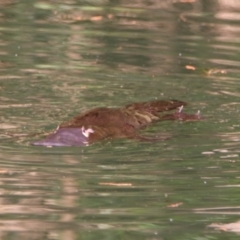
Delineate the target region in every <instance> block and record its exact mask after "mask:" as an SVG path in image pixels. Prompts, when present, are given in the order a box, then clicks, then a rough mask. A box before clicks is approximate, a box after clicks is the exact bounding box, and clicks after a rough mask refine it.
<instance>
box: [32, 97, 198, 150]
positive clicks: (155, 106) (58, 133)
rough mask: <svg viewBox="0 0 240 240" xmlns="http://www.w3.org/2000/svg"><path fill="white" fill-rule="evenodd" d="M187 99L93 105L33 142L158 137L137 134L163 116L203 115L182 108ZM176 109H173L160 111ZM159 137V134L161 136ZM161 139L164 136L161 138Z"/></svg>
mask: <svg viewBox="0 0 240 240" xmlns="http://www.w3.org/2000/svg"><path fill="white" fill-rule="evenodd" d="M186 104H187V103H185V102H183V101H178V100H169V101H167V100H156V101H150V102H141V103H133V104H129V105H126V106H124V107H121V108H107V107H100V108H94V109H92V110H90V111H86V112H83V113H82V114H80V115H77V116H76V117H74V118H72V119H70V120H69V121H67V122H64V123H62V124H60V125H59V126H58V128H57V129H56V130H55V131H54V132H53V133H51V134H50V135H48V136H47V137H46V138H45V139H42V140H40V141H37V142H33V143H32V145H35V146H46V147H51V146H87V145H89V144H92V143H95V142H98V141H100V140H103V139H113V138H132V139H139V140H147V141H149V140H150V141H151V140H152V141H156V140H158V139H157V138H153V139H149V138H145V137H144V136H140V135H138V130H140V129H143V128H145V127H146V126H148V125H149V124H151V123H153V122H157V121H163V120H182V121H192V120H198V119H200V114H199V112H198V113H196V114H186V113H183V112H182V108H183V106H185V105H186ZM174 109H177V111H175V112H174V113H171V114H166V115H159V113H160V112H164V111H170V110H174ZM159 140H160V138H159ZM161 140H162V139H161Z"/></svg>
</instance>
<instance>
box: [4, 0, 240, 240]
mask: <svg viewBox="0 0 240 240" xmlns="http://www.w3.org/2000/svg"><path fill="white" fill-rule="evenodd" d="M0 5H1V8H0V19H1V22H2V26H1V27H0V30H1V31H0V35H1V39H0V54H1V62H0V71H1V76H0V91H1V95H0V100H1V103H0V110H1V123H0V141H1V145H0V149H1V153H0V183H1V186H0V205H1V214H0V223H1V226H0V229H1V237H2V239H10V238H11V239H33V238H35V239H78V238H84V239H96V238H97V239H100V238H102V239H117V238H121V239H124V238H125V239H146V238H147V239H160V238H164V239H197V238H199V239H200V238H201V239H209V238H216V239H219V238H222V237H223V236H222V234H221V232H219V230H222V231H224V232H225V233H224V237H226V238H231V239H232V237H233V238H235V235H230V233H228V231H231V232H235V233H238V232H239V231H238V229H239V227H238V225H239V223H238V222H239V213H238V207H239V196H238V195H239V194H238V191H237V189H238V187H239V170H238V160H239V147H238V145H239V123H238V122H239V117H238V113H239V110H238V108H239V91H238V89H239V80H238V78H239V76H238V75H239V62H240V59H239V54H238V51H239V46H238V37H239V36H238V35H239V9H240V8H239V3H238V1H224V0H219V1H211V2H209V1H131V2H129V1H114V2H108V1H95V2H94V3H93V2H89V1H84V2H82V1H71V2H69V1H48V2H43V1H33V2H32V4H29V3H23V2H20V1H11V0H8V1H1V3H0ZM155 98H157V99H160V98H174V99H180V100H185V101H187V102H189V103H190V104H189V108H188V109H189V112H195V111H197V110H201V113H202V115H203V116H205V119H204V121H201V122H197V123H180V122H172V123H162V124H158V125H156V126H154V127H152V128H148V129H146V133H149V134H153V133H156V132H158V133H161V132H163V133H165V134H171V136H173V137H172V138H170V139H169V140H167V141H164V142H160V143H154V144H150V143H140V142H135V141H128V140H123V141H113V142H104V143H99V144H96V145H93V146H91V147H89V148H84V149H79V148H60V149H59V148H58V149H56V148H52V149H48V148H34V147H32V146H30V145H29V142H31V141H32V140H33V137H32V135H31V134H35V133H39V132H40V133H41V132H44V131H49V130H52V129H55V128H56V127H57V125H58V124H59V123H60V122H62V121H64V120H66V119H69V118H70V117H71V116H74V115H75V114H78V113H79V112H82V111H84V110H87V109H90V108H93V107H97V106H121V105H125V104H127V103H131V102H139V101H144V100H152V99H155ZM10 134H12V135H10ZM21 134H27V135H28V136H25V137H23V136H22V137H20V136H21ZM16 136H18V137H16ZM208 226H210V227H208ZM206 227H208V228H206ZM236 237H238V236H236Z"/></svg>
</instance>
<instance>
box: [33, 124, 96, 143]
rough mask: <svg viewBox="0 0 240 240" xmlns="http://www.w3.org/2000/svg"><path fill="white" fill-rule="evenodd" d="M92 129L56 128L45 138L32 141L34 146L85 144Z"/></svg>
mask: <svg viewBox="0 0 240 240" xmlns="http://www.w3.org/2000/svg"><path fill="white" fill-rule="evenodd" d="M93 132H94V131H93V130H92V129H91V128H88V129H85V128H84V127H82V128H57V130H56V131H55V132H54V133H53V134H50V135H49V136H48V137H47V138H45V139H42V140H40V141H37V142H33V143H32V145H35V146H45V147H63V146H87V145H89V135H90V134H91V133H93Z"/></svg>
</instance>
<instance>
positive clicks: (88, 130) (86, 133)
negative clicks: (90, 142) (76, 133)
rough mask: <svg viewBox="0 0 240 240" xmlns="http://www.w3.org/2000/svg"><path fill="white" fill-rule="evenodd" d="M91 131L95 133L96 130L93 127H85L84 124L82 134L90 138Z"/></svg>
mask: <svg viewBox="0 0 240 240" xmlns="http://www.w3.org/2000/svg"><path fill="white" fill-rule="evenodd" d="M90 133H94V131H93V130H92V129H91V128H88V129H85V127H84V126H82V134H83V135H84V136H85V137H87V138H88V137H89V134H90Z"/></svg>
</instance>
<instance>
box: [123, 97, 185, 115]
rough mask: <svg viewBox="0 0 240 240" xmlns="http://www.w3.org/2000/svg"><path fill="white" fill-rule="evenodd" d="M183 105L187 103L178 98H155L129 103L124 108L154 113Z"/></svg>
mask: <svg viewBox="0 0 240 240" xmlns="http://www.w3.org/2000/svg"><path fill="white" fill-rule="evenodd" d="M185 105H187V103H186V102H183V101H179V100H155V101H150V102H140V103H133V104H129V105H127V106H126V107H125V108H126V109H129V110H136V111H146V112H149V113H151V114H154V115H156V114H157V113H158V112H164V111H170V110H174V109H177V108H178V107H181V106H185Z"/></svg>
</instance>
